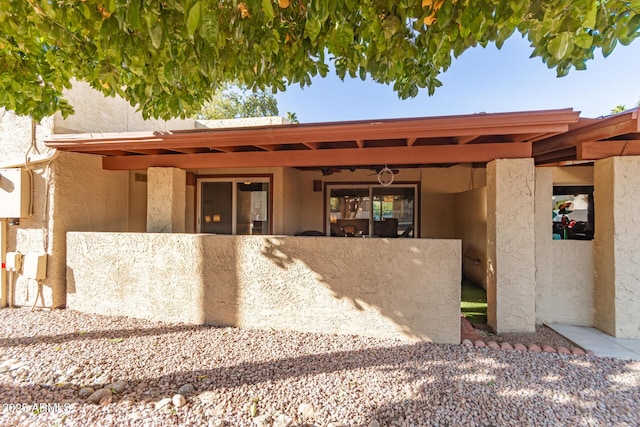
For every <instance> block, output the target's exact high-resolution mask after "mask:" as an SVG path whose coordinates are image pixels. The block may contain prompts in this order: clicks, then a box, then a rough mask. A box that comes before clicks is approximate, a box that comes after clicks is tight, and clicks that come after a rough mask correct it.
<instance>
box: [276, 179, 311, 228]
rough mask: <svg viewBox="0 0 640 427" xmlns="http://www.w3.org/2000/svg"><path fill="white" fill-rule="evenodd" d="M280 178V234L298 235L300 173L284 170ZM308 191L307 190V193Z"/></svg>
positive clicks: (300, 200)
mask: <svg viewBox="0 0 640 427" xmlns="http://www.w3.org/2000/svg"><path fill="white" fill-rule="evenodd" d="M282 172H283V177H282V193H283V195H284V198H283V200H282V212H283V224H282V232H283V234H287V235H290V236H293V235H295V234H296V233H300V232H301V231H304V230H302V222H301V212H302V210H303V209H305V206H302V197H301V196H302V194H301V193H302V191H303V189H302V176H301V175H302V172H301V171H299V170H297V169H293V168H284V169H283V171H282ZM308 190H309V189H307V191H308Z"/></svg>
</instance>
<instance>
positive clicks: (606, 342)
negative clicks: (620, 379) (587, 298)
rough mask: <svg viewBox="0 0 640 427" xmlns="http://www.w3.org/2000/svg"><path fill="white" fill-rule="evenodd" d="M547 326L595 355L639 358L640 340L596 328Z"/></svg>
mask: <svg viewBox="0 0 640 427" xmlns="http://www.w3.org/2000/svg"><path fill="white" fill-rule="evenodd" d="M547 326H548V327H549V328H551V329H553V330H554V331H556V332H557V333H559V334H560V335H562V336H564V337H565V338H567V339H568V340H570V341H573V342H574V343H575V344H577V345H579V346H580V347H582V348H583V349H585V350H591V351H593V352H594V353H595V354H596V355H597V356H603V357H614V358H616V359H630V360H640V340H632V339H624V338H614V337H612V336H611V335H607V334H605V333H604V332H602V331H599V330H598V329H596V328H589V327H586V326H572V325H561V324H547Z"/></svg>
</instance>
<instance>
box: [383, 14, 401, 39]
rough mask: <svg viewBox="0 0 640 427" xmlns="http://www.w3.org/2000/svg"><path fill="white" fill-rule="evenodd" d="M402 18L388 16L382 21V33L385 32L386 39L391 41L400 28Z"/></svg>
mask: <svg viewBox="0 0 640 427" xmlns="http://www.w3.org/2000/svg"><path fill="white" fill-rule="evenodd" d="M400 25H401V24H400V18H398V17H397V16H395V15H389V16H387V17H386V18H385V19H384V21H382V31H383V32H384V38H385V39H387V40H389V39H390V38H391V37H393V35H394V34H395V33H397V32H398V29H399V28H400Z"/></svg>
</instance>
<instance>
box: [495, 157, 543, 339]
mask: <svg viewBox="0 0 640 427" xmlns="http://www.w3.org/2000/svg"><path fill="white" fill-rule="evenodd" d="M534 188H535V182H534V164H533V159H510V160H505V159H500V160H494V161H492V162H490V163H489V164H488V165H487V255H488V259H487V303H488V310H487V321H488V323H489V325H490V326H491V327H492V328H494V329H495V330H497V331H498V332H533V331H535V320H536V319H535V299H536V295H535V286H536V282H535V274H536V266H535V234H534V226H533V224H534Z"/></svg>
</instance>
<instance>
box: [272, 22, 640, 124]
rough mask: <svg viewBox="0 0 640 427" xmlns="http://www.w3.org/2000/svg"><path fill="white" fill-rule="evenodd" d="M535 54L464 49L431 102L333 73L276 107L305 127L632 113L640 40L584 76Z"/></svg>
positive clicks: (515, 45) (639, 78) (521, 46)
mask: <svg viewBox="0 0 640 427" xmlns="http://www.w3.org/2000/svg"><path fill="white" fill-rule="evenodd" d="M531 52H532V48H530V47H529V42H528V41H527V40H526V39H522V38H521V37H520V36H519V35H518V34H515V35H514V36H513V37H511V38H510V39H509V40H507V42H506V43H505V44H504V46H503V47H502V49H501V50H498V49H496V48H495V46H493V45H490V46H487V48H484V49H483V48H482V47H477V48H473V49H470V50H467V51H466V52H465V53H463V54H462V56H460V57H459V58H457V59H454V60H453V63H452V65H451V67H450V68H449V70H447V71H446V72H445V73H443V74H441V75H440V80H441V81H442V83H443V85H442V87H440V88H437V89H436V92H435V94H434V95H433V96H431V97H430V96H428V94H427V92H426V90H424V91H421V93H420V94H419V95H418V96H417V97H416V98H413V99H408V100H404V101H403V100H400V99H399V98H398V97H397V95H396V94H395V92H394V91H393V90H392V88H391V87H390V86H386V85H380V84H377V83H374V82H373V81H371V80H367V81H364V82H363V81H361V80H360V79H350V78H348V77H347V78H345V81H344V82H342V81H340V79H339V78H338V77H336V76H335V74H330V75H329V76H328V77H327V78H324V79H322V78H319V77H318V78H316V79H314V80H313V83H312V85H311V86H310V87H306V88H304V89H300V86H291V87H289V88H288V89H287V91H286V92H283V93H280V94H278V95H277V99H278V108H279V110H280V114H281V115H285V113H286V112H287V111H292V112H295V113H296V114H297V116H298V119H299V120H300V122H301V123H311V122H326V121H342V120H360V119H380V118H396V117H423V116H439V115H451V114H473V113H479V112H486V113H495V112H507V111H528V110H544V109H554V108H568V107H571V108H573V109H574V110H577V111H581V112H582V114H581V115H582V116H583V117H598V116H602V115H607V114H609V112H610V110H611V109H612V108H614V107H615V106H616V105H618V104H622V105H625V106H626V107H627V108H631V107H635V105H636V103H637V102H638V100H639V99H640V40H636V41H635V42H634V43H632V44H631V45H630V46H621V45H618V46H617V47H616V48H615V50H614V51H613V53H612V54H611V55H609V57H608V58H603V57H602V53H601V51H596V53H595V58H594V59H593V60H591V61H589V62H588V63H587V69H586V70H584V71H577V70H571V71H570V72H569V75H568V76H566V77H561V78H558V77H556V72H555V70H554V69H549V68H547V66H546V64H544V63H542V61H541V60H540V59H539V58H529V56H530V55H531Z"/></svg>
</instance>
